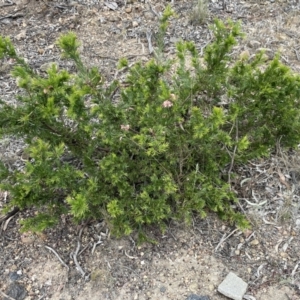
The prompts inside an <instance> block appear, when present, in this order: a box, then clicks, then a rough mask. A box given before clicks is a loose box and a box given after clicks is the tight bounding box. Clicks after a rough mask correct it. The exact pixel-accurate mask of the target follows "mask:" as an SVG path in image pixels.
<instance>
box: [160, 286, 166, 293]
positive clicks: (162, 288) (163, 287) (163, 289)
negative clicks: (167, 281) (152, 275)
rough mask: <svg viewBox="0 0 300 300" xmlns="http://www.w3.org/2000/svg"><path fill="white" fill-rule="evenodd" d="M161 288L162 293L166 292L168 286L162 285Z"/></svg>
mask: <svg viewBox="0 0 300 300" xmlns="http://www.w3.org/2000/svg"><path fill="white" fill-rule="evenodd" d="M159 290H160V292H161V293H164V292H165V291H166V290H167V288H166V287H165V286H161V287H160V289H159Z"/></svg>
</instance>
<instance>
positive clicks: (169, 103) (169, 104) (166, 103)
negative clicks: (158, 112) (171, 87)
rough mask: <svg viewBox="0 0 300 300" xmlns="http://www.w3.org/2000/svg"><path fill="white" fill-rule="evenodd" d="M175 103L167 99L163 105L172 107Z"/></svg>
mask: <svg viewBox="0 0 300 300" xmlns="http://www.w3.org/2000/svg"><path fill="white" fill-rule="evenodd" d="M172 106H173V103H172V102H171V101H169V100H166V101H164V102H163V107H172Z"/></svg>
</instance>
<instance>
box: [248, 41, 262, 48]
mask: <svg viewBox="0 0 300 300" xmlns="http://www.w3.org/2000/svg"><path fill="white" fill-rule="evenodd" d="M260 45H261V43H260V42H259V41H254V40H252V41H249V42H248V46H249V47H250V48H258V47H259V46H260Z"/></svg>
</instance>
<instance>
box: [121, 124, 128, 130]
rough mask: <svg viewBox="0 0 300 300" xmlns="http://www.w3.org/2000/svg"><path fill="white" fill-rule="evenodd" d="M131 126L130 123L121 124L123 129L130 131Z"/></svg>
mask: <svg viewBox="0 0 300 300" xmlns="http://www.w3.org/2000/svg"><path fill="white" fill-rule="evenodd" d="M129 128H130V125H121V129H122V130H125V131H128V130H129Z"/></svg>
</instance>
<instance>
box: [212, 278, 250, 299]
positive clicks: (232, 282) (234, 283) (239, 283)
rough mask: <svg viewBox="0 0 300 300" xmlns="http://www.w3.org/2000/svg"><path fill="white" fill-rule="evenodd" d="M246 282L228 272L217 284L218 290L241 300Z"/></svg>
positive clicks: (229, 296) (246, 286)
mask: <svg viewBox="0 0 300 300" xmlns="http://www.w3.org/2000/svg"><path fill="white" fill-rule="evenodd" d="M247 288H248V284H247V283H246V282H245V281H243V280H242V279H241V278H240V277H238V276H236V275H235V274H234V273H232V272H230V273H228V275H227V276H226V278H225V279H224V280H223V281H222V283H221V284H220V285H219V286H218V292H219V293H221V294H223V295H225V296H226V297H228V298H230V299H233V300H242V299H243V296H244V294H245V293H246V290H247Z"/></svg>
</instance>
